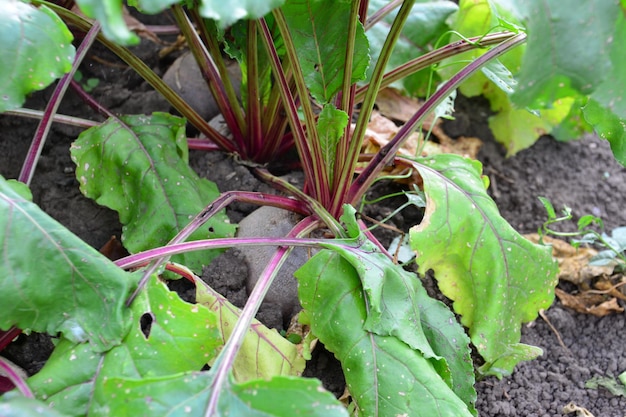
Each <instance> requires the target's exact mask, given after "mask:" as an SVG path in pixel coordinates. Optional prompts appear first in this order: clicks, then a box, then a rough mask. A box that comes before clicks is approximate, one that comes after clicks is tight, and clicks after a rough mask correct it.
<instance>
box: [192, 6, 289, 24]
mask: <svg viewBox="0 0 626 417" xmlns="http://www.w3.org/2000/svg"><path fill="white" fill-rule="evenodd" d="M284 2H285V0H232V1H223V0H202V1H201V2H200V5H199V10H200V14H201V15H202V17H206V18H208V19H213V20H215V21H216V22H217V25H218V26H219V27H221V28H226V27H228V26H230V25H232V24H233V23H235V22H236V21H238V20H241V19H259V18H261V17H263V16H265V15H266V14H268V13H269V12H271V11H272V9H275V8H277V7H280V6H282V5H283V3H284Z"/></svg>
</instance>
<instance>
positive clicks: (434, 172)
mask: <svg viewBox="0 0 626 417" xmlns="http://www.w3.org/2000/svg"><path fill="white" fill-rule="evenodd" d="M414 166H415V168H416V169H417V170H418V171H419V173H420V175H421V176H422V178H423V180H424V192H425V194H426V199H427V205H426V213H425V216H424V219H423V221H422V223H421V224H420V225H418V226H415V227H414V228H412V229H411V232H410V240H411V246H412V248H413V249H414V250H415V251H416V252H417V255H418V258H417V263H418V264H419V271H420V272H421V273H425V272H426V271H428V270H429V269H433V270H434V271H435V277H436V278H437V281H438V283H439V288H440V289H441V291H442V292H443V294H444V295H446V296H447V297H448V298H450V299H452V300H454V310H455V311H456V312H457V313H459V314H460V315H461V316H462V319H461V321H462V323H463V324H464V325H465V326H467V327H468V328H469V329H470V337H471V339H472V342H473V344H474V345H475V346H476V348H477V349H478V352H479V353H480V354H481V355H482V356H483V358H484V359H485V361H486V364H485V365H484V366H483V367H482V371H483V372H485V373H487V374H493V375H501V374H508V373H510V372H511V371H512V369H513V367H514V366H515V364H517V363H518V362H519V361H520V360H527V359H532V358H534V357H535V356H537V355H538V354H539V353H540V352H541V350H540V349H538V348H535V347H532V346H528V345H524V344H521V343H519V340H520V328H521V323H523V322H528V321H531V320H534V319H535V317H536V316H537V313H538V311H539V310H540V309H542V308H548V307H549V306H550V304H551V303H552V300H553V298H554V287H555V285H556V282H557V278H556V274H557V271H558V267H557V265H556V263H555V262H554V260H553V259H552V256H551V249H550V248H549V247H545V246H538V245H535V244H533V243H531V242H530V241H528V240H526V239H525V238H523V237H522V236H520V235H519V234H518V233H517V232H516V231H515V230H514V229H513V228H512V227H511V226H510V225H509V224H508V223H507V222H506V220H504V219H503V218H502V217H501V216H500V214H499V212H498V208H497V207H496V204H495V203H494V202H493V200H492V199H491V198H490V197H489V196H488V195H487V192H486V190H485V184H484V183H483V179H482V178H481V164H480V163H479V162H477V161H471V160H469V159H465V158H462V157H460V156H457V155H437V156H436V157H433V158H428V159H423V160H421V161H420V163H415V164H414Z"/></svg>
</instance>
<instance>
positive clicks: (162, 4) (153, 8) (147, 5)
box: [128, 0, 182, 14]
mask: <svg viewBox="0 0 626 417" xmlns="http://www.w3.org/2000/svg"><path fill="white" fill-rule="evenodd" d="M177 3H182V2H181V1H180V0H129V1H128V5H129V6H134V7H136V8H137V9H139V10H141V12H143V13H147V14H157V13H160V12H162V11H163V10H165V9H167V8H168V7H170V6H171V5H173V4H177Z"/></svg>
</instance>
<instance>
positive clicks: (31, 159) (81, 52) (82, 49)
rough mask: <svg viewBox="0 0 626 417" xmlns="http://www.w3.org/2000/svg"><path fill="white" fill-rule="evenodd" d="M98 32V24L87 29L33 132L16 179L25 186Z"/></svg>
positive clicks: (31, 176)
mask: <svg viewBox="0 0 626 417" xmlns="http://www.w3.org/2000/svg"><path fill="white" fill-rule="evenodd" d="M99 31H100V24H99V23H97V22H96V23H94V25H93V26H92V27H91V29H89V32H87V35H85V39H84V40H83V41H82V42H81V44H80V46H79V47H78V50H77V51H76V57H75V58H74V63H73V64H72V69H71V70H70V72H68V73H67V74H65V75H64V76H63V77H62V78H61V80H60V81H59V83H58V84H57V86H56V87H55V89H54V92H53V93H52V97H51V98H50V101H49V102H48V105H47V106H46V110H45V111H44V115H43V117H42V119H41V121H40V122H39V126H37V131H36V132H35V136H34V137H33V141H32V142H31V144H30V149H28V154H27V155H26V160H25V161H24V165H22V171H21V172H20V176H19V178H18V180H19V181H21V182H23V183H24V184H26V185H30V182H31V181H32V179H33V175H34V174H35V167H36V166H37V161H38V160H39V156H40V155H41V151H42V149H43V146H44V144H45V143H46V138H47V137H48V133H49V132H50V126H52V120H53V118H54V115H55V114H56V112H57V110H58V109H59V105H60V104H61V100H62V99H63V96H64V95H65V92H66V91H67V87H68V86H69V84H70V82H71V81H72V78H74V74H75V73H76V69H77V68H78V66H79V65H80V63H81V62H82V61H83V58H85V55H86V54H87V51H88V50H89V48H90V47H91V45H92V44H93V42H94V41H95V39H96V35H98V32H99Z"/></svg>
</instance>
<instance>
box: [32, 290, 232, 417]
mask: <svg viewBox="0 0 626 417" xmlns="http://www.w3.org/2000/svg"><path fill="white" fill-rule="evenodd" d="M131 309H132V318H131V319H130V320H129V322H130V323H131V329H130V332H129V333H128V334H127V335H126V337H125V338H124V340H123V341H122V343H121V344H120V345H119V346H116V347H114V348H113V349H111V350H109V351H107V352H103V353H99V354H98V353H95V352H94V351H93V350H92V348H91V346H90V345H89V344H79V345H76V344H73V343H70V342H69V341H67V340H65V339H63V340H62V341H61V342H60V343H59V344H58V345H57V347H56V348H55V350H54V352H53V354H52V356H51V357H50V359H49V360H48V361H47V363H46V365H45V366H44V368H43V369H42V370H41V371H40V372H39V373H37V374H36V375H35V376H33V377H32V378H30V379H29V381H28V382H29V385H30V386H31V387H32V388H33V390H34V391H35V393H36V394H37V396H38V397H40V398H41V397H43V398H46V399H47V401H48V402H49V403H53V404H55V409H58V410H61V411H63V412H66V413H71V412H76V411H77V410H82V411H83V414H86V413H88V412H89V415H91V413H92V412H94V413H106V412H107V409H108V405H107V404H106V402H105V401H104V400H103V399H102V395H103V394H102V384H103V383H104V381H106V380H107V379H109V378H116V377H124V378H135V379H143V378H150V377H161V376H165V375H171V374H178V373H180V372H186V371H195V370H199V369H201V368H202V367H203V366H204V364H206V363H207V362H208V361H210V360H211V359H213V358H214V357H215V356H216V354H217V348H218V346H220V344H221V340H220V337H219V334H218V329H217V326H216V325H215V322H216V319H215V315H214V314H213V313H212V312H210V311H209V310H208V309H206V308H204V307H203V306H200V305H194V304H188V303H186V302H184V301H182V300H181V299H180V298H179V297H178V295H176V294H175V293H173V292H171V291H169V290H168V289H167V287H166V286H165V284H163V283H162V282H160V281H158V280H157V279H156V278H153V279H152V280H151V281H150V282H149V283H148V285H147V286H146V289H145V291H142V292H141V293H140V294H139V296H138V297H137V299H136V300H135V301H134V302H133V304H132V306H131ZM120 395H121V394H120Z"/></svg>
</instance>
